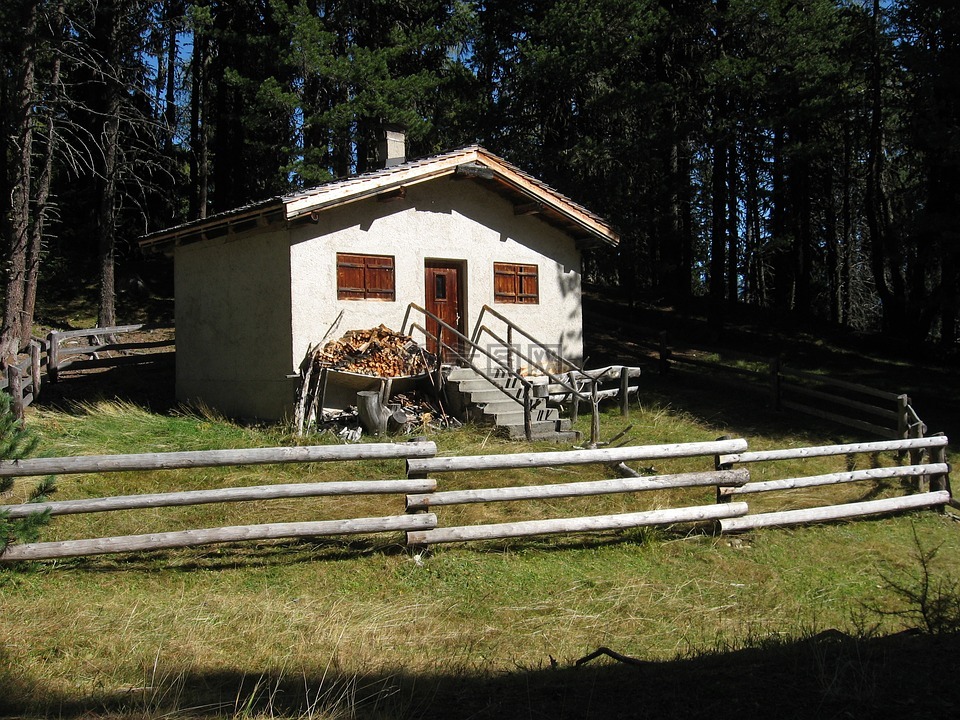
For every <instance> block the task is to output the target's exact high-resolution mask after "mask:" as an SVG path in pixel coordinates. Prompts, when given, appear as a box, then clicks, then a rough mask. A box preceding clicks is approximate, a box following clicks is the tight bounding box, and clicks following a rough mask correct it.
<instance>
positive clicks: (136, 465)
mask: <svg viewBox="0 0 960 720" xmlns="http://www.w3.org/2000/svg"><path fill="white" fill-rule="evenodd" d="M436 451H437V448H436V445H435V444H434V443H432V442H417V443H413V442H411V443H397V444H379V443H378V444H367V445H338V446H307V447H282V448H255V449H249V450H198V451H190V452H174V453H150V454H143V455H97V456H81V457H72V458H69V457H67V458H31V459H26V460H16V461H9V460H6V461H0V476H2V477H21V476H37V475H48V474H51V473H56V474H71V473H90V472H98V473H99V472H120V471H131V470H132V471H144V470H169V469H174V468H192V467H222V466H233V465H268V464H277V463H313V462H331V461H356V460H367V459H390V458H400V459H403V458H419V457H427V456H432V455H435V454H436ZM435 489H436V483H435V482H434V481H432V480H427V479H424V480H413V481H412V480H409V479H400V480H355V481H345V482H313V483H290V484H281V485H261V486H254V487H242V488H220V489H215V490H194V491H186V492H165V493H154V494H149V495H129V496H122V497H108V498H92V499H85V500H62V501H51V502H44V503H26V504H22V505H8V506H5V507H0V510H2V511H5V512H7V513H8V514H9V516H10V517H14V518H16V517H23V516H25V515H29V514H32V513H36V512H43V511H49V512H50V514H51V515H52V516H56V515H66V514H74V513H97V512H110V511H116V510H131V509H136V508H159V507H176V506H184V505H200V504H206V503H225V502H241V501H252V500H267V499H273V498H294V497H318V496H332V495H335V496H342V495H369V494H403V493H411V492H430V491H432V490H435ZM435 526H436V516H435V515H433V514H432V513H427V514H422V515H410V514H407V513H403V514H400V515H391V516H385V517H366V518H348V519H344V520H325V521H314V522H288V523H262V524H257V525H235V526H229V527H217V528H204V529H198V530H183V531H176V532H159V533H149V534H143V535H123V536H115V537H102V538H88V539H81V540H64V541H59V542H37V543H25V544H22V545H12V546H10V547H8V548H7V550H6V551H5V552H4V553H3V554H2V555H0V561H4V562H13V561H18V560H43V559H52V558H63V557H77V556H82V555H100V554H105V553H120V552H137V551H145V550H160V549H169V548H182V547H193V546H198V545H208V544H212V543H224V542H236V541H240V540H266V539H278V538H296V537H318V536H325V535H350V534H357V533H379V532H398V531H410V530H420V529H425V528H430V527H435Z"/></svg>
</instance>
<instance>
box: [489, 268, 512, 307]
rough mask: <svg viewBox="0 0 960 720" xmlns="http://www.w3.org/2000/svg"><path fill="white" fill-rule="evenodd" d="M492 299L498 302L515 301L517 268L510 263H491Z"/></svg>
mask: <svg viewBox="0 0 960 720" xmlns="http://www.w3.org/2000/svg"><path fill="white" fill-rule="evenodd" d="M493 300H494V302H499V303H515V302H516V301H517V269H516V265H512V264H510V263H494V264H493Z"/></svg>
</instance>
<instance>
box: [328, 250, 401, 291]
mask: <svg viewBox="0 0 960 720" xmlns="http://www.w3.org/2000/svg"><path fill="white" fill-rule="evenodd" d="M337 299H338V300H394V299H396V280H395V276H394V267H393V258H392V257H390V256H389V255H349V254H347V253H337Z"/></svg>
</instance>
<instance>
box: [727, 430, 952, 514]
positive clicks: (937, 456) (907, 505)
mask: <svg viewBox="0 0 960 720" xmlns="http://www.w3.org/2000/svg"><path fill="white" fill-rule="evenodd" d="M946 448H947V438H946V437H945V436H942V435H938V436H932V437H926V438H913V439H908V440H885V441H879V442H865V443H852V444H846V445H823V446H817V447H805V448H791V449H785V450H762V451H755V452H742V453H731V454H727V455H719V456H718V457H717V461H716V467H717V468H718V469H724V470H730V469H733V466H734V465H737V464H740V465H742V464H751V463H761V462H762V463H776V462H777V461H786V460H798V459H803V458H812V457H828V456H846V457H847V465H848V467H850V468H853V467H855V465H856V458H857V456H864V455H865V456H868V457H870V458H871V459H872V460H873V464H874V466H873V467H870V468H865V469H862V470H855V469H849V470H847V471H845V472H837V473H830V474H825V475H809V476H801V477H787V478H781V479H773V480H763V481H753V482H750V481H748V482H747V483H744V484H742V485H737V486H730V487H721V488H719V489H718V493H717V500H718V502H720V503H721V504H722V503H724V502H729V501H730V500H731V499H738V500H742V499H744V498H745V497H746V496H748V495H754V494H757V493H769V492H776V491H787V490H796V489H800V488H815V487H826V486H836V485H840V484H845V483H858V482H859V483H862V482H876V481H878V480H888V479H900V480H908V479H909V480H910V481H911V487H910V490H911V492H910V493H909V494H907V495H905V496H898V497H888V498H883V499H880V500H863V501H859V502H850V503H840V504H831V505H821V506H818V507H811V508H804V509H798V510H784V511H779V512H765V513H755V514H747V515H743V516H741V517H736V518H730V519H721V521H720V528H721V531H722V532H739V531H743V530H749V529H752V528H758V527H771V526H785V525H797V524H804V523H814V522H825V521H829V520H840V519H845V518H852V517H861V516H865V515H882V514H885V513H892V512H901V511H905V510H913V509H918V508H927V507H942V506H944V505H947V504H949V503H951V502H952V501H951V493H950V476H949V473H950V466H949V465H948V464H947V461H946ZM884 452H895V453H897V458H898V461H899V458H900V457H901V456H903V455H905V454H907V455H909V460H910V462H909V464H908V465H899V464H897V465H893V466H889V467H879V466H878V464H877V463H876V458H877V456H878V455H879V453H884ZM923 455H926V462H921V460H922V459H923Z"/></svg>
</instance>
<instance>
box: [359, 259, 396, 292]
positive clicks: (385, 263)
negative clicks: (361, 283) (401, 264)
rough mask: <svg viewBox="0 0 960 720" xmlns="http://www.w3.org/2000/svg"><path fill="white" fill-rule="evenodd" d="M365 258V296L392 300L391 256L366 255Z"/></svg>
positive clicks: (392, 276)
mask: <svg viewBox="0 0 960 720" xmlns="http://www.w3.org/2000/svg"><path fill="white" fill-rule="evenodd" d="M365 260H366V281H367V282H366V288H367V295H366V296H367V298H369V299H371V300H393V299H394V298H395V297H396V291H395V287H396V285H395V281H394V272H393V258H392V257H386V256H378V255H367V256H366V258H365Z"/></svg>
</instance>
